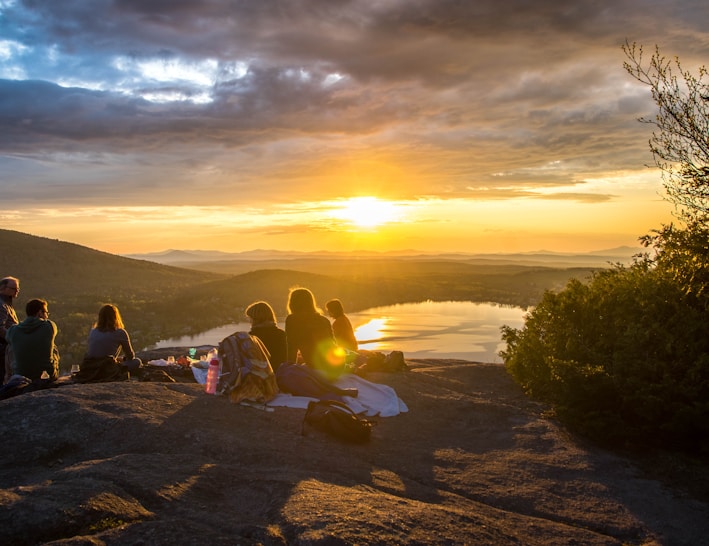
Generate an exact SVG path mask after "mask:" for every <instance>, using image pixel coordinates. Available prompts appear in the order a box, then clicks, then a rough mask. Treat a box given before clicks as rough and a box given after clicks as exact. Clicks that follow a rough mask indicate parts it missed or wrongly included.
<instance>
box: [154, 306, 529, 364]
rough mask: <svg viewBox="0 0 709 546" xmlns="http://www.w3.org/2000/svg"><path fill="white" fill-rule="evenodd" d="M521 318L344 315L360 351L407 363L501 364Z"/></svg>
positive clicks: (380, 311) (222, 333)
mask: <svg viewBox="0 0 709 546" xmlns="http://www.w3.org/2000/svg"><path fill="white" fill-rule="evenodd" d="M525 314H526V311H525V310H523V309H520V308H519V307H509V306H502V305H497V304H490V303H473V302H466V301H446V302H435V301H424V302H420V303H402V304H398V305H389V306H386V307H375V308H372V309H367V310H366V311H361V312H358V313H347V316H348V317H349V319H350V321H351V322H352V326H353V328H354V329H355V336H356V337H357V339H358V340H359V342H360V347H361V348H362V349H369V350H372V351H382V352H384V353H388V352H390V351H394V350H399V351H403V353H404V356H405V357H407V358H442V359H445V358H455V359H462V360H472V361H476V362H493V363H500V362H501V361H502V360H501V358H500V357H499V356H498V355H497V353H498V352H499V351H500V350H502V349H504V348H505V344H504V343H503V342H502V340H501V337H500V327H501V326H502V325H507V326H511V327H513V328H521V327H522V325H523V324H524V316H525ZM280 326H281V328H282V327H283V324H282V323H280ZM249 328H250V324H249V323H248V322H240V323H236V324H228V325H226V326H220V327H219V328H214V329H212V330H208V331H206V332H203V333H201V334H197V335H195V336H183V337H179V338H171V339H166V340H162V341H160V342H159V343H157V344H156V345H155V346H154V348H162V347H196V346H200V345H212V346H216V345H217V344H218V343H219V341H221V340H222V339H224V338H225V337H226V336H228V335H230V334H232V333H234V332H236V331H240V330H243V331H248V330H249Z"/></svg>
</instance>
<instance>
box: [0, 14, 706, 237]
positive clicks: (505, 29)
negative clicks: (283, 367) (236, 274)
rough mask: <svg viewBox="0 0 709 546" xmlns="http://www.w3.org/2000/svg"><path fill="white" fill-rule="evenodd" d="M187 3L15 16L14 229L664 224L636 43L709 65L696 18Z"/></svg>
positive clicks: (56, 233)
mask: <svg viewBox="0 0 709 546" xmlns="http://www.w3.org/2000/svg"><path fill="white" fill-rule="evenodd" d="M60 4H61V5H60ZM109 4H110V6H111V7H110V10H111V11H110V13H109V12H108V11H107V9H108V8H107V7H106V6H108V5H109ZM168 4H170V3H168ZM173 4H174V5H173ZM173 4H170V5H169V6H168V5H167V4H166V5H164V6H160V8H159V10H158V8H157V4H156V3H154V2H153V3H151V2H118V3H116V2H112V3H111V2H109V3H102V2H98V3H90V2H70V3H57V2H34V3H32V4H31V5H30V4H28V3H26V2H15V1H12V0H0V10H2V11H1V13H0V36H1V37H2V38H1V39H0V97H2V100H0V124H1V125H0V185H1V186H2V195H1V196H0V197H1V199H0V218H3V219H4V220H3V227H7V228H10V229H18V230H28V231H30V232H31V233H36V234H42V235H47V236H51V237H58V238H63V239H68V240H72V241H76V242H79V243H82V244H87V245H89V246H92V245H93V246H100V247H101V249H105V250H109V251H110V250H114V249H118V248H121V249H125V248H126V247H129V246H131V245H133V246H141V247H142V248H143V249H144V250H160V247H161V246H163V245H167V246H170V247H174V246H178V245H182V244H183V242H186V241H193V242H194V243H195V245H196V246H199V241H200V239H201V240H202V241H210V244H213V245H224V246H226V245H228V246H229V247H230V248H232V249H233V248H234V247H235V246H236V245H244V246H246V247H254V246H258V247H262V246H263V245H269V246H271V247H274V248H286V249H287V248H301V247H307V248H317V249H322V248H357V247H359V248H376V249H378V250H388V249H397V248H398V249H401V248H422V249H424V248H425V249H441V250H444V249H456V248H457V249H466V250H473V249H477V248H483V247H486V248H495V247H496V246H500V245H508V246H510V248H517V247H518V245H526V246H527V250H530V249H533V248H539V247H540V246H541V245H545V246H547V245H548V246H553V245H559V246H563V247H565V248H568V247H569V246H571V245H573V244H574V241H578V246H579V247H583V248H589V247H590V248H592V247H593V244H594V243H593V241H596V244H597V245H604V246H605V245H607V244H609V242H611V241H614V240H615V241H617V242H618V244H620V242H623V244H625V241H628V240H629V239H630V240H632V237H633V236H637V235H640V234H642V233H644V232H645V231H646V230H647V229H649V228H652V227H653V224H654V225H655V226H656V225H657V222H659V221H661V219H662V218H665V214H666V212H665V211H666V210H667V209H668V207H667V205H666V204H664V208H663V203H662V202H661V195H660V190H661V178H660V176H659V174H658V173H657V172H653V171H652V170H649V169H647V170H646V171H645V172H644V173H641V169H644V168H645V165H646V164H648V163H649V162H651V161H652V156H651V153H650V152H649V150H648V147H647V142H648V138H649V136H650V132H651V128H649V127H648V126H647V125H643V124H639V123H638V122H637V118H638V117H640V116H646V117H652V116H653V114H654V109H655V105H654V103H653V101H652V97H651V95H650V93H649V90H648V89H646V88H644V87H643V86H641V85H639V84H638V83H637V82H635V81H633V80H632V78H630V77H629V76H628V75H627V74H626V73H625V71H624V70H623V68H622V61H623V54H622V51H621V50H620V45H621V44H622V43H623V41H624V40H625V39H626V38H627V37H630V38H631V39H634V40H638V41H640V42H642V43H644V44H645V45H646V46H648V47H652V45H654V44H655V43H657V44H658V45H660V47H661V48H662V49H663V51H664V52H666V54H667V55H668V56H670V57H671V56H673V55H679V56H680V58H682V61H683V65H685V67H687V68H690V69H693V68H694V67H695V66H698V65H700V64H702V63H703V62H704V61H705V59H706V58H709V39H708V38H707V37H708V36H709V33H708V31H707V30H706V25H705V24H704V21H706V20H707V19H709V4H706V3H704V4H703V3H700V2H694V3H691V5H686V3H682V4H681V5H682V7H683V9H677V8H678V6H679V5H680V3H679V2H678V1H670V2H659V1H653V2H652V3H651V6H650V8H648V4H647V2H645V1H644V0H643V1H642V2H641V1H640V0H617V1H614V2H610V1H608V2H605V3H604V5H603V9H592V8H589V7H585V8H584V7H579V8H578V9H577V8H576V7H575V8H574V9H563V10H560V8H559V5H558V2H552V1H550V0H546V1H541V2H535V3H529V2H517V3H515V5H514V9H508V8H507V7H505V6H503V5H502V4H501V3H499V2H494V1H492V0H480V1H476V2H447V1H440V2H439V1H433V0H422V1H421V2H417V3H416V9H415V10H413V9H411V6H410V3H407V2H375V3H367V2H344V3H328V2H315V1H310V0H306V1H305V2H303V3H282V5H281V4H278V5H277V4H275V3H268V2H267V3H261V4H258V3H249V2H241V3H230V4H228V5H227V4H226V3H220V2H211V3H210V2H208V3H204V2H201V3H200V2H197V3H189V2H188V3H184V2H183V3H173ZM257 4H258V6H257ZM705 4H706V5H705ZM648 14H652V16H650V15H648ZM657 21H662V25H661V26H658V25H657ZM126 204H131V205H135V206H131V207H125V205H126ZM599 218H603V222H599V220H598V219H599ZM97 221H101V222H102V224H101V225H103V226H104V227H105V229H103V230H101V231H102V234H105V233H106V232H110V236H103V235H102V237H100V238H99V237H97V235H96V229H95V225H96V222H97ZM92 222H94V225H93V226H92V225H91V224H92ZM559 226H563V228H562V227H559ZM493 234H494V235H493ZM594 237H595V239H594ZM195 245H193V246H195ZM611 246H612V243H611Z"/></svg>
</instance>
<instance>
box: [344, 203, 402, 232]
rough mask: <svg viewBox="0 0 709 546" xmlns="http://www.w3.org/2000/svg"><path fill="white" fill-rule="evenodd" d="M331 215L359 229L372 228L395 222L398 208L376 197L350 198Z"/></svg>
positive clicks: (397, 216)
mask: <svg viewBox="0 0 709 546" xmlns="http://www.w3.org/2000/svg"><path fill="white" fill-rule="evenodd" d="M338 206H339V208H338V209H336V210H334V211H333V213H332V215H333V216H334V217H335V218H338V219H340V220H345V221H347V222H350V223H352V224H353V225H355V226H357V227H360V228H373V227H377V226H380V225H382V224H386V223H387V222H392V221H394V220H397V219H398V218H399V216H400V214H399V211H398V207H397V206H396V205H395V204H394V203H392V202H390V201H382V200H380V199H377V198H376V197H352V198H350V199H348V200H346V201H344V202H342V203H341V204H339V205H338Z"/></svg>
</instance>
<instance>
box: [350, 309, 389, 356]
mask: <svg viewBox="0 0 709 546" xmlns="http://www.w3.org/2000/svg"><path fill="white" fill-rule="evenodd" d="M388 324H389V317H381V318H373V319H369V320H368V321H367V322H365V323H364V324H362V325H361V326H358V327H357V328H355V331H354V333H355V337H356V338H357V340H359V346H360V348H361V349H373V348H375V346H376V343H375V342H376V341H377V340H379V339H382V338H383V337H384V332H385V330H386V327H387V325H388ZM368 342H369V343H368Z"/></svg>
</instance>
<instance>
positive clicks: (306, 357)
mask: <svg viewBox="0 0 709 546" xmlns="http://www.w3.org/2000/svg"><path fill="white" fill-rule="evenodd" d="M286 338H287V342H288V362H296V357H297V353H298V351H300V355H301V357H302V358H303V362H305V363H306V364H308V365H309V366H313V367H316V368H317V367H319V364H321V363H322V362H321V361H322V360H323V359H324V355H325V353H326V352H327V351H328V350H329V349H330V348H331V347H332V346H333V345H334V344H335V338H334V336H333V333H332V326H331V325H330V321H329V320H327V317H325V316H323V315H320V314H319V313H307V314H306V313H299V314H292V315H288V316H287V317H286Z"/></svg>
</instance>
